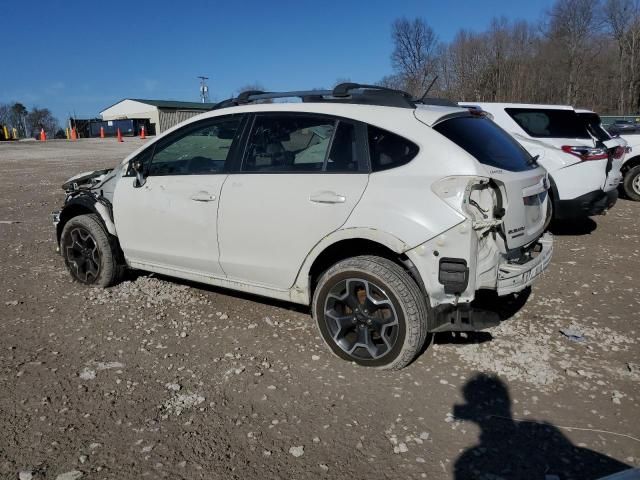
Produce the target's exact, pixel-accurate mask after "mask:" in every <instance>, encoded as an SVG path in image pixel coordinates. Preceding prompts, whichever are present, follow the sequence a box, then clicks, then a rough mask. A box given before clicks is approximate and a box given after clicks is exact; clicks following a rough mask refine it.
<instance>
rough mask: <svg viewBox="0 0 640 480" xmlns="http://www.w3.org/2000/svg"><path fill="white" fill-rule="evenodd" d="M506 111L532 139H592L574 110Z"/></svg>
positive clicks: (519, 109) (530, 109)
mask: <svg viewBox="0 0 640 480" xmlns="http://www.w3.org/2000/svg"><path fill="white" fill-rule="evenodd" d="M505 111H506V112H507V113H508V114H509V116H510V117H511V118H513V119H514V120H515V122H516V123H517V124H518V125H519V126H520V127H521V128H522V129H523V130H524V131H525V132H527V134H529V135H530V136H532V137H537V138H591V137H590V136H589V133H588V132H587V128H586V127H585V124H584V122H583V121H582V120H581V119H580V117H578V114H577V113H576V112H575V111H573V110H554V109H543V108H505Z"/></svg>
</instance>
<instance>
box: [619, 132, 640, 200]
mask: <svg viewBox="0 0 640 480" xmlns="http://www.w3.org/2000/svg"><path fill="white" fill-rule="evenodd" d="M620 138H621V139H622V140H624V141H625V142H626V143H627V155H626V157H625V159H624V163H623V164H622V168H621V171H622V190H623V191H624V193H625V195H626V196H627V197H628V198H630V199H631V200H635V201H636V202H640V133H638V134H634V135H621V136H620Z"/></svg>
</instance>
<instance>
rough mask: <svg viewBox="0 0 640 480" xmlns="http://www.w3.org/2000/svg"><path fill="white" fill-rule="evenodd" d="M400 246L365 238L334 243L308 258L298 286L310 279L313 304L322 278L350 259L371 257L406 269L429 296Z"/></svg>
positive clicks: (308, 282)
mask: <svg viewBox="0 0 640 480" xmlns="http://www.w3.org/2000/svg"><path fill="white" fill-rule="evenodd" d="M398 246H399V245H398V244H395V245H394V244H391V245H390V244H389V243H387V242H380V241H376V240H372V239H370V238H365V237H352V238H342V239H339V240H336V241H334V242H333V243H330V244H328V245H324V246H323V248H321V249H318V251H317V252H316V254H315V255H314V256H313V259H312V260H311V259H310V258H307V262H305V266H306V268H305V267H303V269H304V270H305V273H304V274H303V272H301V273H300V275H299V276H298V282H300V281H301V280H305V279H306V281H307V287H308V292H309V301H311V299H312V298H313V294H314V291H315V288H316V286H317V282H318V280H319V278H320V277H321V276H322V274H323V273H324V272H326V271H327V270H328V269H329V268H331V267H332V266H333V265H335V264H336V263H338V262H340V261H342V260H346V259H348V258H353V257H358V256H363V255H370V256H377V257H380V258H385V259H387V260H390V261H392V262H394V263H395V264H397V265H399V266H400V267H402V268H403V269H405V270H406V271H407V272H408V273H409V275H410V276H411V277H412V278H413V280H414V281H415V282H416V284H417V285H418V287H419V288H420V290H421V292H422V293H423V294H424V295H425V296H426V289H425V287H424V283H423V282H422V278H421V277H420V274H419V273H418V270H417V268H416V267H415V266H414V264H413V262H412V261H411V260H410V259H409V258H408V257H407V256H406V255H405V254H404V253H402V252H403V250H402V249H401V248H398Z"/></svg>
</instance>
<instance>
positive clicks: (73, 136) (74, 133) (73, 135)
mask: <svg viewBox="0 0 640 480" xmlns="http://www.w3.org/2000/svg"><path fill="white" fill-rule="evenodd" d="M76 140H78V131H77V130H76V127H73V128H72V129H71V141H72V142H75V141H76Z"/></svg>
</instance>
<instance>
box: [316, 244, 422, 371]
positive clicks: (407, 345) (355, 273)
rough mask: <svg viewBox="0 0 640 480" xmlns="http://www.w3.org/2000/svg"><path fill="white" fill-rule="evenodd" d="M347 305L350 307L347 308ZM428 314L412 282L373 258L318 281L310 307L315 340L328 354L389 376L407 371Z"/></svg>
mask: <svg viewBox="0 0 640 480" xmlns="http://www.w3.org/2000/svg"><path fill="white" fill-rule="evenodd" d="M352 289H353V291H352ZM356 290H357V293H356ZM363 290H364V291H365V293H364V299H362V298H363V297H362V293H363ZM337 292H341V293H340V295H338V293H337ZM352 293H353V295H352ZM339 296H343V297H344V300H343V299H342V298H338V297H339ZM349 298H350V299H351V300H349ZM385 298H386V300H385ZM350 302H351V304H352V305H353V306H352V307H349V305H347V304H348V303H350ZM353 302H357V304H356V303H353ZM428 311H429V309H428V304H427V299H426V298H425V296H424V295H423V294H422V292H421V290H420V288H419V287H418V285H417V284H416V282H415V280H414V279H413V278H411V276H410V275H409V274H408V273H407V272H406V271H405V270H404V269H403V268H402V267H400V266H399V265H397V264H396V263H394V262H392V261H391V260H388V259H386V258H382V257H375V256H360V257H353V258H348V259H346V260H342V261H340V262H338V263H336V264H335V265H333V266H332V267H331V268H329V269H328V270H327V271H326V272H324V273H323V274H322V276H321V277H320V279H319V280H318V284H317V287H316V289H315V292H314V294H313V303H312V313H313V317H314V319H315V321H316V325H317V326H318V329H319V331H320V336H321V337H322V339H323V340H324V342H325V343H326V344H327V346H328V347H329V348H330V349H331V351H332V352H333V353H334V354H336V355H337V356H338V357H340V358H342V359H344V360H348V361H353V362H355V363H357V364H358V365H362V366H366V367H375V368H379V369H389V370H392V369H393V370H399V369H401V368H403V367H405V366H407V365H408V364H409V363H411V361H412V360H413V359H414V358H415V357H416V355H417V354H418V353H419V352H420V351H421V349H422V347H423V346H424V343H425V340H426V338H427V315H428ZM384 317H386V318H384ZM394 317H395V320H393V318H394ZM367 330H368V332H369V333H368V334H367V333H366V332H367ZM361 336H362V337H368V340H370V341H371V342H370V343H368V342H367V345H369V346H368V347H364V346H362V345H364V343H362V342H360V340H361ZM354 345H355V346H354ZM349 349H350V350H351V352H349V351H348V350H349Z"/></svg>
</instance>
